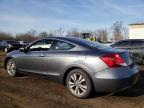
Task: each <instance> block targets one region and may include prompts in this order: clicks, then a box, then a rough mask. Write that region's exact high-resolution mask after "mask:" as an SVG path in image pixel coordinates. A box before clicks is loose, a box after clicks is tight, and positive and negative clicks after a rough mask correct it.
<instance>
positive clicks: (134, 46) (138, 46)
mask: <svg viewBox="0 0 144 108" xmlns="http://www.w3.org/2000/svg"><path fill="white" fill-rule="evenodd" d="M130 46H131V48H130V53H131V54H132V56H133V58H134V59H135V62H136V63H141V62H143V55H144V52H143V48H144V42H143V41H142V40H131V42H130Z"/></svg>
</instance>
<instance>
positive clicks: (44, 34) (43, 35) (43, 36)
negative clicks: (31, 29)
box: [39, 32, 48, 38]
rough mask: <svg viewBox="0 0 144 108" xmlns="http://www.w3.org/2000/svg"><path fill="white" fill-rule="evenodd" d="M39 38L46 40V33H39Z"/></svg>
mask: <svg viewBox="0 0 144 108" xmlns="http://www.w3.org/2000/svg"><path fill="white" fill-rule="evenodd" d="M39 37H40V38H47V37H48V33H47V32H41V33H39Z"/></svg>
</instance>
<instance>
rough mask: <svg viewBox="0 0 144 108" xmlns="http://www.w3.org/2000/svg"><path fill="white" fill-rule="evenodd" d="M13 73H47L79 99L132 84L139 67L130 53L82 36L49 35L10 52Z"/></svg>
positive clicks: (7, 63)
mask: <svg viewBox="0 0 144 108" xmlns="http://www.w3.org/2000/svg"><path fill="white" fill-rule="evenodd" d="M5 68H6V69H7V72H8V74H9V75H10V76H13V77H14V76H17V75H18V74H19V73H23V74H34V75H38V76H46V77H47V78H48V79H50V80H54V81H57V82H60V83H62V84H64V85H66V86H67V88H68V89H69V91H70V92H71V93H72V94H73V95H74V96H76V97H78V98H87V97H89V96H90V95H91V93H92V92H93V91H95V92H117V91H119V90H124V89H126V88H128V87H131V86H132V85H133V84H135V83H136V81H137V79H138V76H139V68H138V67H137V66H136V65H135V64H134V63H133V61H132V59H131V58H130V56H129V53H128V52H127V51H124V50H120V49H114V48H111V47H108V46H105V45H103V44H101V43H98V42H91V41H87V40H84V39H80V38H67V37H49V38H46V39H41V40H37V41H35V42H33V43H31V44H30V45H28V46H26V47H25V48H23V49H20V50H16V51H13V52H10V53H8V54H7V56H6V58H5Z"/></svg>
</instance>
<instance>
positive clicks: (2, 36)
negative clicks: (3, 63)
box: [0, 32, 14, 40]
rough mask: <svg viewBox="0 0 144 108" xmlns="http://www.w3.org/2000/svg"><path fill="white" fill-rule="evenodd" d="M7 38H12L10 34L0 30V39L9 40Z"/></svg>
mask: <svg viewBox="0 0 144 108" xmlns="http://www.w3.org/2000/svg"><path fill="white" fill-rule="evenodd" d="M9 39H14V37H13V35H12V34H9V33H6V32H0V40H9Z"/></svg>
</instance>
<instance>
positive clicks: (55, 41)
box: [50, 39, 76, 51]
mask: <svg viewBox="0 0 144 108" xmlns="http://www.w3.org/2000/svg"><path fill="white" fill-rule="evenodd" d="M57 41H61V42H65V43H68V44H70V45H72V46H73V47H72V48H70V49H63V50H62V49H53V47H54V46H55V44H56V43H57ZM75 47H76V45H74V44H73V43H71V42H68V41H65V40H61V39H55V40H54V44H53V46H52V48H51V49H50V51H69V50H71V49H73V48H75Z"/></svg>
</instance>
